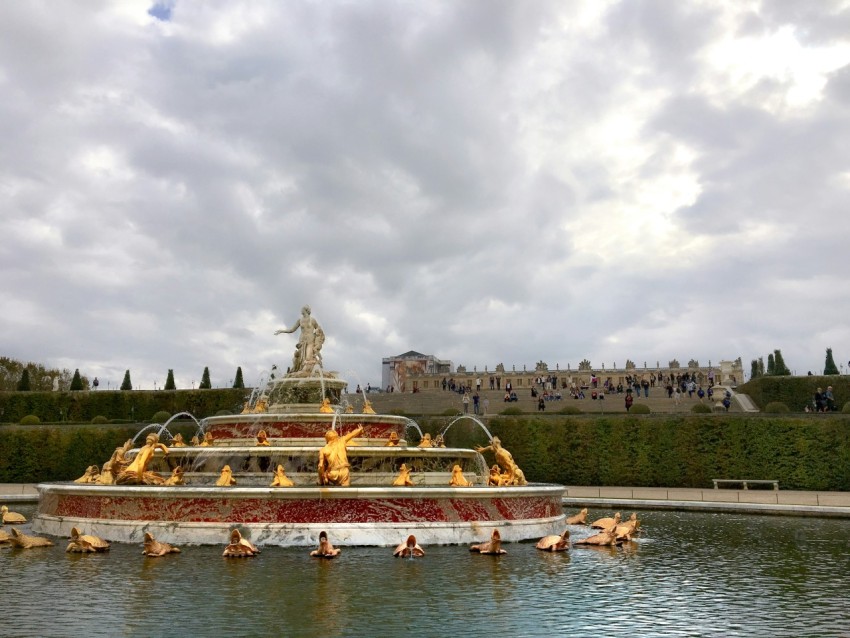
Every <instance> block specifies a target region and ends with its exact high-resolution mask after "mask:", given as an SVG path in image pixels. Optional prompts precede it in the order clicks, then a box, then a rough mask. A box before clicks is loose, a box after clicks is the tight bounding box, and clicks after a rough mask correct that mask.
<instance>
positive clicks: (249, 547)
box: [222, 529, 260, 558]
mask: <svg viewBox="0 0 850 638" xmlns="http://www.w3.org/2000/svg"><path fill="white" fill-rule="evenodd" d="M259 553H260V550H259V549H257V547H256V546H255V545H254V544H253V543H251V541H249V540H248V539H246V538H242V534H240V533H239V530H238V529H234V530H233V531H232V532H230V544H229V545H228V546H227V547H225V548H224V553H223V554H222V556H225V557H227V558H250V557H251V556H256V555H257V554H259Z"/></svg>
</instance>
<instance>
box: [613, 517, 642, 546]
mask: <svg viewBox="0 0 850 638" xmlns="http://www.w3.org/2000/svg"><path fill="white" fill-rule="evenodd" d="M639 527H640V521H639V520H638V517H637V514H636V513H632V515H631V516H630V517H629V520H627V521H626V522H625V523H622V524H621V525H617V527H616V528H615V530H614V532H615V533H616V535H617V540H623V541H630V540H632V536H635V535H636V534H637V533H638V528H639Z"/></svg>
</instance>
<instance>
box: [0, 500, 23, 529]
mask: <svg viewBox="0 0 850 638" xmlns="http://www.w3.org/2000/svg"><path fill="white" fill-rule="evenodd" d="M0 514H2V515H3V525H19V524H21V523H26V522H27V517H26V516H24V515H23V514H18V513H17V512H10V511H9V508H8V507H7V506H6V505H3V506H2V507H0Z"/></svg>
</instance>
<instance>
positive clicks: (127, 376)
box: [121, 370, 133, 390]
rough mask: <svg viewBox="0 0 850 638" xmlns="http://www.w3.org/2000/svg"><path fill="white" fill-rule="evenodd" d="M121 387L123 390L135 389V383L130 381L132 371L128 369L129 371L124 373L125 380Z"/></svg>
mask: <svg viewBox="0 0 850 638" xmlns="http://www.w3.org/2000/svg"><path fill="white" fill-rule="evenodd" d="M121 389H122V390H132V389H133V383H132V382H131V381H130V371H129V370H127V372H125V373H124V380H123V381H122V382H121Z"/></svg>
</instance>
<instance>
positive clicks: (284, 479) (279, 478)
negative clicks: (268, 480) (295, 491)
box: [269, 465, 295, 487]
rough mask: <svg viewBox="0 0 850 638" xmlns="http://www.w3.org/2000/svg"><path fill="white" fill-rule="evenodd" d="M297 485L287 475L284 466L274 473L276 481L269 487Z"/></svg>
mask: <svg viewBox="0 0 850 638" xmlns="http://www.w3.org/2000/svg"><path fill="white" fill-rule="evenodd" d="M293 485H295V483H293V482H292V481H291V480H290V478H289V477H288V476H287V475H286V472H285V471H284V469H283V466H282V465H278V466H277V469H276V470H275V472H274V480H273V481H272V484H271V485H270V486H269V487H292V486H293Z"/></svg>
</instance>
